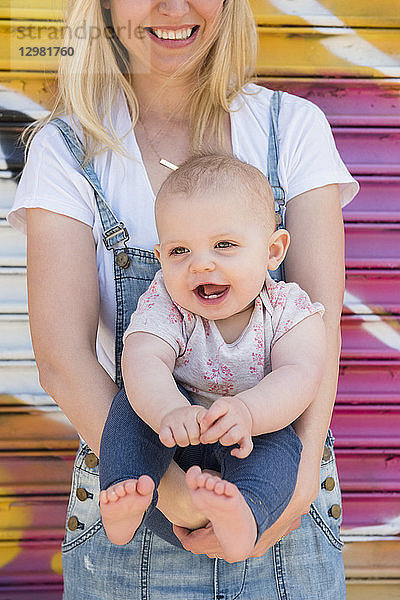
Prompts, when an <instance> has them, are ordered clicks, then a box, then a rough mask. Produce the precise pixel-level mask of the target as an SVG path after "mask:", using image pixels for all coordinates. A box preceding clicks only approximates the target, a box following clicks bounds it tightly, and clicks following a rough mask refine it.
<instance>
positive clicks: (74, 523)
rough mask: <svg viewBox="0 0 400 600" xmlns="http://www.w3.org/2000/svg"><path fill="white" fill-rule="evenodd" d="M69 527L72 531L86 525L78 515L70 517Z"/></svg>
mask: <svg viewBox="0 0 400 600" xmlns="http://www.w3.org/2000/svg"><path fill="white" fill-rule="evenodd" d="M67 527H68V529H69V530H70V531H75V530H76V529H84V527H85V526H84V524H83V523H81V522H80V521H79V519H78V518H77V517H70V518H69V519H68V524H67Z"/></svg>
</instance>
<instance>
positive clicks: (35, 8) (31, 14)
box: [0, 0, 63, 19]
mask: <svg viewBox="0 0 400 600" xmlns="http://www.w3.org/2000/svg"><path fill="white" fill-rule="evenodd" d="M62 4H63V3H62V0H29V2H26V0H0V19H61V17H62V13H63V8H62Z"/></svg>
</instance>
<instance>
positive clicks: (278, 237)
mask: <svg viewBox="0 0 400 600" xmlns="http://www.w3.org/2000/svg"><path fill="white" fill-rule="evenodd" d="M289 244H290V235H289V232H288V231H287V230H286V229H277V230H276V231H274V233H273V234H272V235H271V237H270V238H269V242H268V253H269V256H268V264H267V268H268V269H269V271H275V270H276V269H277V268H278V267H279V265H280V264H281V262H282V261H283V259H284V258H285V256H286V252H287V250H288V248H289Z"/></svg>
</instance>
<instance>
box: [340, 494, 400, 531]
mask: <svg viewBox="0 0 400 600" xmlns="http://www.w3.org/2000/svg"><path fill="white" fill-rule="evenodd" d="M399 515H400V494H399V493H396V492H393V493H385V494H379V493H376V492H371V493H354V494H353V493H352V494H348V493H345V494H343V528H344V529H346V528H347V529H349V528H352V527H368V526H371V525H372V526H374V525H384V524H386V523H388V522H389V521H390V520H392V519H395V518H396V517H397V518H399Z"/></svg>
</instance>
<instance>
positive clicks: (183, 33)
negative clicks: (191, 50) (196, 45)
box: [153, 27, 192, 40]
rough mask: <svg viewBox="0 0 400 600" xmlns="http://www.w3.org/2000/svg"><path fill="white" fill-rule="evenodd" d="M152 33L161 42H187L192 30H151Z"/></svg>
mask: <svg viewBox="0 0 400 600" xmlns="http://www.w3.org/2000/svg"><path fill="white" fill-rule="evenodd" d="M153 33H154V34H155V35H156V36H157V37H158V38H159V39H161V40H187V39H188V38H189V37H190V34H191V33H192V28H191V27H189V28H188V29H178V30H177V31H163V30H162V29H153Z"/></svg>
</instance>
